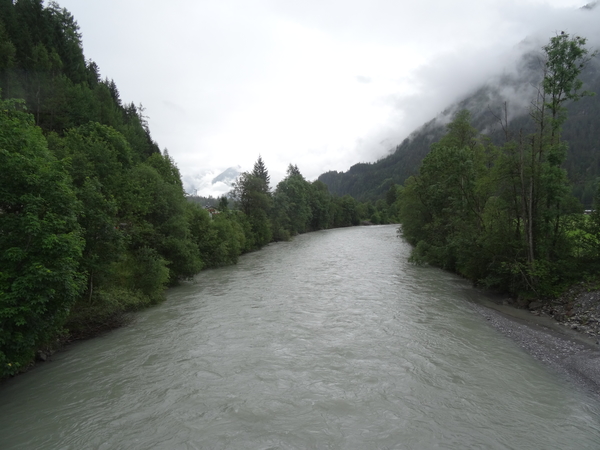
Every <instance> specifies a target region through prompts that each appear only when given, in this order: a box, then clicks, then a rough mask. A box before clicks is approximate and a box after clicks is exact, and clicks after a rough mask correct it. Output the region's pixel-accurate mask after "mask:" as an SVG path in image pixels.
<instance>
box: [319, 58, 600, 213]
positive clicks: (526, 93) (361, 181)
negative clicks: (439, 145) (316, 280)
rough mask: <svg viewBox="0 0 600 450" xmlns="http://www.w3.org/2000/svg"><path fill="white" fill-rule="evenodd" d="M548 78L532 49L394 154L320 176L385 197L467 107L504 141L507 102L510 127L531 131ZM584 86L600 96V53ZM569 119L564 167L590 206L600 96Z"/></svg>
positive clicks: (599, 157)
mask: <svg viewBox="0 0 600 450" xmlns="http://www.w3.org/2000/svg"><path fill="white" fill-rule="evenodd" d="M542 78H543V74H542V67H541V65H540V64H539V53H538V52H528V53H526V54H524V55H523V56H522V58H521V60H520V61H519V64H518V70H517V71H516V72H515V73H514V74H502V75H499V76H498V77H496V78H494V79H492V80H489V81H488V82H487V83H486V84H485V85H483V86H478V87H475V88H474V89H473V90H472V93H471V94H470V95H468V96H466V97H465V98H463V99H462V100H461V101H459V102H458V103H456V104H453V105H450V106H449V107H448V108H447V109H446V110H445V111H444V112H442V113H441V114H439V115H438V116H437V117H435V118H433V119H432V120H431V121H429V122H427V123H426V124H424V125H423V126H421V127H420V128H419V129H417V130H415V131H414V132H413V133H412V134H411V135H410V136H409V137H407V138H406V139H405V140H404V141H403V142H401V143H400V144H398V145H397V146H396V147H395V148H393V149H391V150H390V154H389V155H388V156H386V157H384V158H381V159H380V160H378V161H376V162H371V163H358V164H355V165H353V166H352V167H351V168H350V169H349V170H348V171H346V172H337V171H329V172H326V173H324V174H322V175H320V176H319V178H318V179H319V180H320V181H322V182H323V183H325V184H326V185H327V186H328V188H329V190H330V192H331V193H333V194H336V195H340V196H343V195H346V194H350V195H351V196H353V197H355V198H356V199H359V200H375V199H378V198H382V197H383V196H384V195H385V193H386V192H387V190H388V189H389V187H390V185H392V184H393V183H395V184H403V183H404V181H405V180H406V179H407V178H408V177H409V176H411V175H414V174H416V173H417V172H418V170H419V166H420V164H421V161H422V160H423V158H424V157H425V156H426V155H427V153H428V152H429V149H430V146H431V144H432V143H434V142H436V141H437V140H439V138H440V137H441V136H442V135H443V134H444V133H445V126H446V124H447V123H449V121H450V120H451V118H452V117H453V115H454V114H455V113H456V112H457V111H459V110H462V109H467V110H469V111H470V112H471V117H472V124H473V126H474V127H475V128H477V129H478V130H479V131H480V132H481V133H483V134H485V135H488V136H489V137H490V139H491V140H492V142H493V143H495V144H502V143H503V142H504V140H505V134H504V132H503V130H502V127H501V126H500V121H499V117H503V118H504V112H503V108H504V104H505V102H506V105H507V114H508V121H509V129H510V131H511V132H512V133H518V132H519V130H523V131H524V132H525V133H527V132H528V131H529V129H528V128H529V127H531V125H530V120H529V106H530V104H531V100H533V99H535V95H536V87H535V86H537V85H538V84H539V82H540V80H541V79H542ZM581 80H582V81H583V82H584V89H586V90H589V91H592V92H596V93H598V94H600V57H598V56H595V57H593V58H592V60H591V61H590V62H589V63H588V65H587V67H586V69H585V70H584V71H583V72H582V74H581ZM567 109H568V120H567V122H566V123H565V124H564V126H563V138H564V140H565V141H567V142H568V144H569V152H568V156H567V160H566V162H565V165H564V168H565V169H566V170H567V173H568V175H569V178H570V180H571V181H572V183H573V186H574V187H573V193H574V195H575V196H576V197H577V198H579V199H580V200H581V201H582V203H583V204H584V205H586V206H590V205H591V203H592V200H593V196H594V194H595V192H596V189H597V186H598V177H600V152H599V151H598V150H600V95H596V96H591V97H584V98H583V99H581V100H580V101H578V102H575V103H571V104H569V105H567Z"/></svg>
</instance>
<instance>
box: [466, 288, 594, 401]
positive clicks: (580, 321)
mask: <svg viewBox="0 0 600 450" xmlns="http://www.w3.org/2000/svg"><path fill="white" fill-rule="evenodd" d="M473 307H474V308H475V309H476V310H477V311H478V312H479V313H480V314H482V315H483V316H484V317H485V318H486V319H487V320H488V322H489V323H490V325H491V326H493V327H494V328H496V329H497V330H499V331H500V332H501V333H502V334H504V335H505V336H508V337H510V338H511V339H513V340H514V341H515V342H516V343H517V344H518V345H519V346H521V347H522V348H523V349H524V350H526V351H527V352H528V353H530V354H531V355H532V356H533V357H534V358H536V359H538V360H540V361H542V362H544V363H545V364H548V365H549V366H551V367H552V368H553V369H554V370H556V371H557V372H559V373H561V374H563V375H565V376H567V377H568V378H569V379H571V380H572V381H574V382H575V383H577V384H578V385H580V386H581V387H584V388H585V389H586V390H589V391H590V392H591V393H592V394H593V395H594V396H596V397H597V398H598V399H599V400H600V290H598V287H597V285H591V284H585V283H582V284H579V285H576V286H573V287H572V288H571V289H569V290H568V291H567V292H565V293H564V294H563V295H562V296H561V297H559V298H557V299H555V300H551V301H533V302H524V301H522V300H521V301H514V300H512V299H506V298H498V297H492V296H490V297H489V300H488V301H483V302H477V303H475V304H474V305H473Z"/></svg>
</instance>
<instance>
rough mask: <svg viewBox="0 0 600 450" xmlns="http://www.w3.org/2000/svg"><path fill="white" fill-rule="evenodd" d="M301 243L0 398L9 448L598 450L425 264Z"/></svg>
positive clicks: (353, 231) (578, 397)
mask: <svg viewBox="0 0 600 450" xmlns="http://www.w3.org/2000/svg"><path fill="white" fill-rule="evenodd" d="M409 252H410V248H409V246H408V244H406V243H405V242H403V241H402V240H401V239H400V238H398V237H397V236H396V229H395V227H394V226H375V227H355V228H348V229H337V230H327V231H321V232H316V233H309V234H306V235H301V236H297V237H296V238H295V239H294V240H293V241H291V242H282V243H276V244H271V245H269V246H268V247H266V248H264V249H263V250H261V251H259V252H255V253H251V254H248V255H244V256H243V257H242V258H241V259H240V262H239V263H238V264H237V265H236V266H231V267H225V268H221V269H215V270H208V271H204V272H202V273H200V274H199V275H198V276H196V278H195V280H194V281H193V282H192V283H186V284H184V285H182V286H179V287H177V288H174V289H171V290H169V291H168V293H167V301H165V302H164V303H162V304H161V305H158V306H156V307H154V308H151V309H148V310H146V311H143V312H141V313H139V314H137V315H136V319H135V321H134V322H133V323H132V324H131V325H130V326H127V327H124V328H122V329H119V330H115V331H113V332H111V333H108V334H106V335H104V336H101V337H98V338H96V339H92V340H89V341H86V342H81V343H77V344H75V345H72V346H70V347H69V348H67V349H66V350H65V351H63V352H60V353H58V354H56V355H55V356H54V357H53V361H51V362H49V363H45V364H41V365H40V366H39V367H37V368H35V369H34V370H32V371H30V372H29V373H26V374H24V375H21V376H19V377H16V378H14V379H12V380H9V381H8V382H5V383H3V384H2V385H0V405H1V408H0V448H2V449H77V450H80V449H88V448H89V449H309V448H314V449H328V448H329V449H361V450H364V449H419V450H421V449H460V450H465V449H518V450H524V449H598V448H600V405H599V404H598V402H597V400H596V399H595V398H594V397H593V396H590V395H587V393H586V392H585V391H584V390H583V389H582V388H580V387H578V386H577V385H576V384H575V383H571V382H570V381H569V380H568V379H566V378H565V377H563V376H562V375H560V374H559V373H556V372H554V371H553V370H551V369H550V368H548V367H547V366H545V365H544V364H542V363H541V362H539V361H537V360H535V359H533V358H532V357H531V356H530V355H529V354H528V353H526V352H525V351H524V350H522V349H521V348H520V347H519V346H518V345H517V344H515V342H513V341H512V340H511V339H509V338H507V337H505V336H504V335H502V334H500V333H499V332H498V331H496V330H495V329H494V328H492V327H490V326H489V324H488V323H487V322H486V321H485V319H483V317H482V316H481V315H480V314H478V313H477V312H475V311H474V309H473V308H472V307H471V304H470V300H468V299H471V298H473V295H476V293H475V292H474V291H473V290H472V289H471V288H470V287H469V285H468V283H466V282H465V281H463V280H461V279H460V278H457V277H455V276H453V275H451V274H448V273H446V272H443V271H440V270H437V269H432V268H426V267H418V266H414V265H411V264H409V263H408V262H407V257H408V254H409Z"/></svg>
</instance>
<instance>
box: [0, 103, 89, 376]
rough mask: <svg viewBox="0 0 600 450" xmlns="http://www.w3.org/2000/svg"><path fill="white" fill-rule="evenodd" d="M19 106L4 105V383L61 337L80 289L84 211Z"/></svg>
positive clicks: (0, 202)
mask: <svg viewBox="0 0 600 450" xmlns="http://www.w3.org/2000/svg"><path fill="white" fill-rule="evenodd" d="M20 106H21V105H20V104H19V103H16V102H8V101H3V102H1V103H0V167H2V170H1V171H0V249H2V251H1V252H0V377H2V376H6V375H10V374H14V373H16V372H17V371H18V370H19V369H21V368H23V367H24V366H25V365H26V364H27V363H28V362H29V361H30V360H31V358H32V356H33V352H34V350H35V349H36V348H37V346H39V345H42V344H44V343H47V342H49V341H50V340H51V339H52V338H53V337H54V336H55V334H56V333H58V332H59V331H60V329H61V327H62V325H63V324H64V322H65V320H66V318H67V315H68V314H69V310H70V308H71V306H72V305H73V303H74V302H75V300H76V299H77V298H78V296H79V294H80V293H81V291H82V288H83V283H82V281H83V280H82V277H81V273H80V272H79V267H78V261H79V257H80V256H81V252H82V249H83V240H82V238H81V234H80V227H79V225H78V223H77V216H76V213H77V211H79V210H80V205H79V203H78V202H77V199H76V198H75V195H74V194H73V191H72V189H71V186H70V180H69V178H68V176H67V174H66V172H65V171H64V166H63V165H62V163H61V162H60V161H57V160H56V159H55V158H54V156H53V155H52V154H51V153H50V152H49V151H48V148H47V144H46V140H45V139H44V137H43V135H42V132H41V130H40V129H39V128H37V127H36V126H35V125H34V120H33V117H32V116H31V115H28V114H26V113H24V112H22V111H21V109H22V108H20Z"/></svg>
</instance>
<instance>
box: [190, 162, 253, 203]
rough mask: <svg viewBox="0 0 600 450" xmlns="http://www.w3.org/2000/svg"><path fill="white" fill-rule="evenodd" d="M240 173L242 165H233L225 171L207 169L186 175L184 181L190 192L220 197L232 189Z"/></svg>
mask: <svg viewBox="0 0 600 450" xmlns="http://www.w3.org/2000/svg"><path fill="white" fill-rule="evenodd" d="M240 173H242V167H241V166H232V167H228V168H227V169H225V170H224V171H223V172H215V171H205V172H201V173H198V174H196V175H191V176H184V177H183V179H182V181H183V185H184V188H185V191H186V192H187V193H188V194H193V195H200V196H203V197H209V196H210V197H215V198H219V197H221V196H223V195H226V194H227V193H229V191H231V185H232V183H233V182H234V181H235V180H236V178H237V177H238V175H239V174H240Z"/></svg>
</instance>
